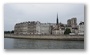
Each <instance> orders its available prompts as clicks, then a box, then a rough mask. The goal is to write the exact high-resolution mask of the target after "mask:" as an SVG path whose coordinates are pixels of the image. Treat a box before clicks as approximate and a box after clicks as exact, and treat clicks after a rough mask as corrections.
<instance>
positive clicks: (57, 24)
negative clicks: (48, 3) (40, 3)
mask: <svg viewBox="0 0 90 55" xmlns="http://www.w3.org/2000/svg"><path fill="white" fill-rule="evenodd" d="M56 25H58V13H57V20H56Z"/></svg>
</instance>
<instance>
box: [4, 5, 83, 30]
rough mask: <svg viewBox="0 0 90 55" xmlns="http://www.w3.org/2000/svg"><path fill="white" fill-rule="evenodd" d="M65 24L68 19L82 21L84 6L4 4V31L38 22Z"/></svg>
mask: <svg viewBox="0 0 90 55" xmlns="http://www.w3.org/2000/svg"><path fill="white" fill-rule="evenodd" d="M57 13H58V18H59V22H61V23H64V24H66V23H67V20H68V19H71V18H73V17H76V18H77V23H79V22H80V21H84V4H5V5H4V29H5V31H8V30H13V29H14V25H15V24H16V23H20V22H25V21H40V22H41V23H56V18H57Z"/></svg>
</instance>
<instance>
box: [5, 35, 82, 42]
mask: <svg viewBox="0 0 90 55" xmlns="http://www.w3.org/2000/svg"><path fill="white" fill-rule="evenodd" d="M4 38H18V39H43V40H45V39H51V40H76V41H84V36H70V35H14V34H4Z"/></svg>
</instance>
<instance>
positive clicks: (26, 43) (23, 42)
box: [4, 38, 84, 49]
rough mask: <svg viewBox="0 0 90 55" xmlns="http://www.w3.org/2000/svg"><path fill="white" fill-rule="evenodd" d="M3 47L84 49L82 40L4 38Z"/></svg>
mask: <svg viewBox="0 0 90 55" xmlns="http://www.w3.org/2000/svg"><path fill="white" fill-rule="evenodd" d="M4 49H84V41H61V40H34V39H13V38H4Z"/></svg>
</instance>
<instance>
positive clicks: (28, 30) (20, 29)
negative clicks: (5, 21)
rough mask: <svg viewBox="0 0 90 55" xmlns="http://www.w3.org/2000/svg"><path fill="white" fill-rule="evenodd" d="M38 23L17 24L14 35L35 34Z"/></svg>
mask: <svg viewBox="0 0 90 55" xmlns="http://www.w3.org/2000/svg"><path fill="white" fill-rule="evenodd" d="M35 33H36V22H34V21H32V22H22V23H17V24H16V25H15V27H14V34H35Z"/></svg>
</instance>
